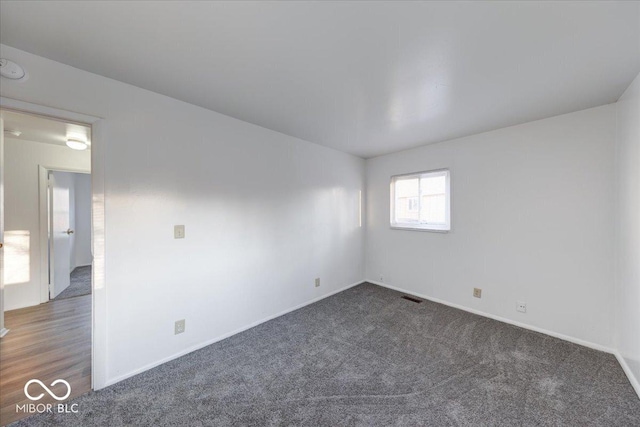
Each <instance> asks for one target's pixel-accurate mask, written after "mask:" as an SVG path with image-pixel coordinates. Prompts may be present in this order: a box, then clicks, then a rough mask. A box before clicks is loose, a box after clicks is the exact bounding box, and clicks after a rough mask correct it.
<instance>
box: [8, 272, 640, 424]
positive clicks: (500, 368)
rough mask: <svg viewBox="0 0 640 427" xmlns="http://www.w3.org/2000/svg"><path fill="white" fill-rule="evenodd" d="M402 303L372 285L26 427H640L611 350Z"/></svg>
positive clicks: (639, 408)
mask: <svg viewBox="0 0 640 427" xmlns="http://www.w3.org/2000/svg"><path fill="white" fill-rule="evenodd" d="M400 297H401V294H400V293H398V292H394V291H391V290H388V289H385V288H381V287H378V286H375V285H371V284H363V285H360V286H357V287H355V288H351V289H349V290H347V291H344V292H342V293H340V294H337V295H334V296H332V297H330V298H327V299H324V300H322V301H320V302H318V303H315V304H313V305H311V306H307V307H305V308H302V309H300V310H297V311H295V312H293V313H290V314H288V315H285V316H282V317H279V318H277V319H275V320H272V321H270V322H267V323H264V324H262V325H260V326H257V327H255V328H253V329H250V330H248V331H246V332H243V333H241V334H238V335H235V336H233V337H231V338H228V339H226V340H224V341H221V342H219V343H216V344H214V345H211V346H208V347H206V348H204V349H202V350H199V351H196V352H194V353H191V354H189V355H187V356H184V357H181V358H180V359H177V360H174V361H171V362H169V363H166V364H164V365H162V366H159V367H157V368H155V369H152V370H150V371H147V372H145V373H142V374H140V375H138V376H136V377H133V378H130V379H128V380H125V381H123V382H120V383H118V384H116V385H114V386H111V387H109V388H107V389H104V390H101V391H98V392H92V393H90V394H87V395H84V396H82V397H80V398H78V399H76V400H75V401H74V402H75V403H78V404H79V409H80V412H79V414H77V415H73V414H71V415H42V416H35V417H31V418H28V419H26V420H23V421H22V422H18V423H17V424H16V425H18V426H45V425H64V426H125V425H136V426H231V425H251V426H265V425H287V426H301V425H302V426H304V425H308V426H422V425H429V426H449V425H455V426H559V425H569V426H639V425H640V400H639V399H638V397H637V395H636V394H635V393H634V391H633V389H632V387H631V385H630V384H629V381H628V380H627V378H626V377H625V375H624V373H623V371H622V369H621V367H620V366H619V364H618V363H617V362H616V360H615V358H614V357H613V356H612V355H610V354H606V353H602V352H598V351H594V350H591V349H588V348H585V347H581V346H578V345H575V344H571V343H568V342H565V341H561V340H558V339H555V338H551V337H548V336H545V335H541V334H538V333H535V332H530V331H527V330H524V329H521V328H518V327H515V326H510V325H507V324H504V323H500V322H497V321H494V320H491V319H487V318H483V317H480V316H476V315H474V314H470V313H466V312H464V311H460V310H456V309H453V308H450V307H447V306H444V305H440V304H435V303H431V302H427V301H425V302H422V303H420V304H416V303H414V302H410V301H407V300H404V299H401V298H400ZM123 357H124V356H123Z"/></svg>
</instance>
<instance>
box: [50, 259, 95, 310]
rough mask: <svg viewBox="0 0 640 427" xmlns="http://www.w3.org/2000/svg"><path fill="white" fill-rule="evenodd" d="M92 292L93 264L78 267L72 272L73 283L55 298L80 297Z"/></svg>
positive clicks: (55, 299)
mask: <svg viewBox="0 0 640 427" xmlns="http://www.w3.org/2000/svg"><path fill="white" fill-rule="evenodd" d="M90 293H91V266H90V265H87V266H85V267H76V268H74V269H73V271H72V272H71V284H70V285H69V287H67V289H65V290H64V291H62V292H60V295H58V296H57V297H55V298H54V301H58V300H61V299H65V298H73V297H79V296H82V295H89V294H90Z"/></svg>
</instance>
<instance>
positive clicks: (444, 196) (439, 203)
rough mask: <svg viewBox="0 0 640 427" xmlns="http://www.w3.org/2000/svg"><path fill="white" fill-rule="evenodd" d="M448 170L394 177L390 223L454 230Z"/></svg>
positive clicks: (399, 226)
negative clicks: (452, 226) (452, 227)
mask: <svg viewBox="0 0 640 427" xmlns="http://www.w3.org/2000/svg"><path fill="white" fill-rule="evenodd" d="M449 190H450V184H449V170H447V169H444V170H437V171H429V172H420V173H412V174H408V175H398V176H394V177H392V178H391V227H392V228H408V229H417V230H435V231H449V230H451V220H450V218H451V210H450V205H451V203H450V200H451V197H450V196H451V195H450V191H449Z"/></svg>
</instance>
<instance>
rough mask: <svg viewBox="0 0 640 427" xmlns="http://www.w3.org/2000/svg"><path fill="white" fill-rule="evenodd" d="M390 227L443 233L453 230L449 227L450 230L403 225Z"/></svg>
mask: <svg viewBox="0 0 640 427" xmlns="http://www.w3.org/2000/svg"><path fill="white" fill-rule="evenodd" d="M390 228H391V229H392V230H407V231H426V232H429V233H443V234H447V233H450V232H451V229H449V230H438V229H436V228H422V227H403V226H399V225H391V226H390Z"/></svg>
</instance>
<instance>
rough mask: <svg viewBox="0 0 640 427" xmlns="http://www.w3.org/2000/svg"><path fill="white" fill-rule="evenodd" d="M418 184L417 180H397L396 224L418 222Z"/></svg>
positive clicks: (395, 191)
mask: <svg viewBox="0 0 640 427" xmlns="http://www.w3.org/2000/svg"><path fill="white" fill-rule="evenodd" d="M419 184H420V182H419V180H418V178H410V179H399V180H397V181H396V182H395V188H394V193H395V199H396V200H395V219H396V222H418V218H419V210H418V197H419V196H420V189H419Z"/></svg>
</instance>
